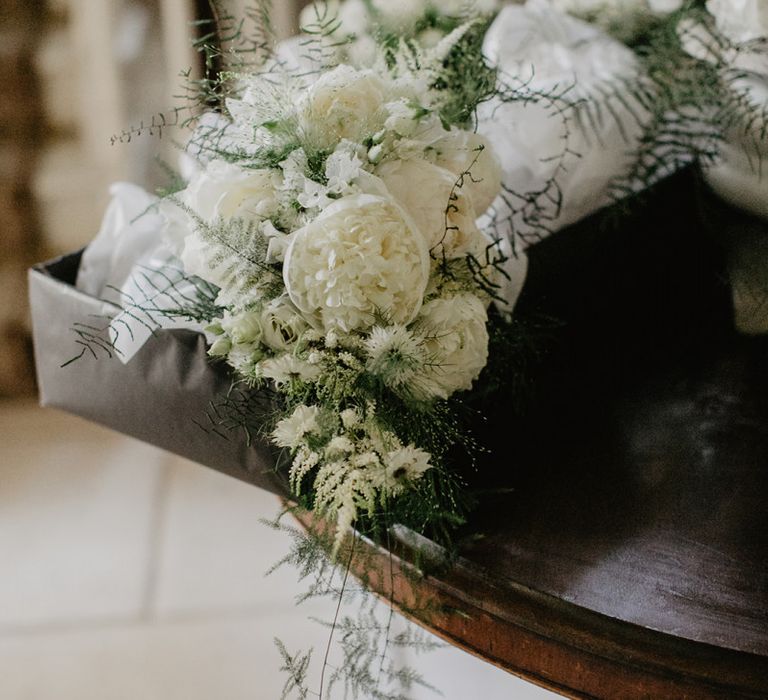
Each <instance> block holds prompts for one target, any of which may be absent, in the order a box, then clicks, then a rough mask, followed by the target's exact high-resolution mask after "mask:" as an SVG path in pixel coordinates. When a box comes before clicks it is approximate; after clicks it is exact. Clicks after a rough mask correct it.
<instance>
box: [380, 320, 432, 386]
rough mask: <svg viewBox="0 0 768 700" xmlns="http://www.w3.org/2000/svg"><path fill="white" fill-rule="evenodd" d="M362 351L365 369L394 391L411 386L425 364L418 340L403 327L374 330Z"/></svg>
mask: <svg viewBox="0 0 768 700" xmlns="http://www.w3.org/2000/svg"><path fill="white" fill-rule="evenodd" d="M365 351H366V354H367V355H368V361H367V362H366V369H367V370H368V371H369V372H370V373H371V374H374V375H376V376H378V377H380V378H381V379H382V381H383V382H384V383H385V384H386V385H387V386H389V387H390V388H392V389H393V390H395V391H397V390H398V389H401V388H403V387H405V386H406V385H408V384H409V383H411V382H412V381H413V380H414V378H415V377H416V376H417V374H418V373H419V371H420V370H421V369H422V368H423V367H424V364H425V362H426V360H427V357H426V354H425V351H424V348H423V345H422V344H421V341H420V339H417V338H415V337H414V336H413V334H412V333H411V332H410V331H409V330H408V329H407V328H406V327H405V326H402V325H394V326H387V327H386V328H384V327H382V326H375V327H374V328H373V329H372V330H371V334H370V335H369V336H368V338H367V339H366V340H365Z"/></svg>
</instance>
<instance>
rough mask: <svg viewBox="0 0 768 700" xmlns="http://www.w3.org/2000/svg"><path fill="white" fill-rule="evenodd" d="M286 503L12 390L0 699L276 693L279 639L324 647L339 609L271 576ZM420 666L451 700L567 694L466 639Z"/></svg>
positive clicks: (0, 588)
mask: <svg viewBox="0 0 768 700" xmlns="http://www.w3.org/2000/svg"><path fill="white" fill-rule="evenodd" d="M277 511H278V504H277V502H276V500H275V499H274V497H272V496H270V495H268V494H265V493H263V492H261V491H259V490H257V489H255V488H253V487H250V486H247V485H245V484H241V483H239V482H237V481H235V480H232V479H229V478H228V477H225V476H222V475H219V474H217V473H214V472H212V471H209V470H207V469H205V468H202V467H199V466H197V465H194V464H191V463H190V462H186V461H184V460H181V459H179V458H176V457H173V456H171V455H169V454H167V453H164V452H161V451H159V450H155V449H154V448H151V447H148V446H146V445H143V444H141V443H138V442H136V441H134V440H130V439H128V438H124V437H122V436H119V435H117V434H115V433H112V432H109V431H106V430H104V429H102V428H98V427H95V426H93V425H90V424H88V423H85V422H83V421H80V420H79V419H76V418H72V417H69V416H66V415H64V414H62V413H58V412H55V411H51V410H42V409H39V408H37V407H36V406H35V405H33V404H32V403H30V402H26V403H0V571H2V576H0V698H2V700H241V699H242V700H245V699H248V700H278V698H280V691H281V688H282V684H283V682H284V677H283V676H282V675H281V674H280V672H279V667H280V659H279V656H278V653H277V651H276V650H275V647H274V644H273V638H274V637H275V636H276V635H279V636H280V637H281V638H282V639H283V640H284V641H285V642H286V644H287V646H288V647H289V648H297V649H298V648H308V647H310V646H312V645H314V646H315V647H316V648H318V649H322V648H323V647H324V644H325V641H326V639H327V632H326V631H325V630H323V629H322V628H320V627H319V626H318V625H316V624H315V623H313V622H310V621H309V620H308V619H307V617H308V615H310V614H315V615H318V616H320V617H328V616H329V615H330V614H332V613H329V611H328V609H327V608H328V603H327V602H321V603H320V604H319V605H315V606H314V607H307V606H301V607H300V608H298V609H297V608H296V607H295V605H294V596H295V595H296V594H297V593H298V592H299V588H298V586H297V583H296V576H295V574H294V572H293V571H291V570H287V569H286V570H281V571H279V572H278V573H276V574H274V575H272V576H269V577H265V576H264V571H265V570H266V569H267V568H268V567H269V566H270V565H271V564H273V563H274V562H275V561H276V560H277V559H279V557H280V556H281V554H282V553H283V552H284V551H285V548H286V540H285V536H284V535H280V534H276V533H274V532H272V531H271V530H269V529H268V528H266V527H265V526H264V525H263V524H262V523H261V519H262V518H265V517H270V516H272V515H274V514H276V513H277ZM402 624H405V623H402ZM315 656H316V657H317V659H316V660H318V659H319V657H320V656H321V655H320V654H318V653H316V654H315ZM418 664H419V667H420V669H421V670H422V671H423V673H424V675H425V676H426V678H427V680H429V681H430V682H432V683H434V684H435V685H437V686H439V687H440V688H441V690H442V691H443V693H444V697H445V698H446V699H447V700H474V698H478V699H479V698H482V699H483V700H501V699H502V698H503V699H505V700H508V699H510V698H512V699H514V700H529V699H530V700H535V699H542V700H543V699H544V698H549V697H552V698H554V697H555V696H554V695H552V694H551V693H548V692H546V691H543V690H540V689H538V688H536V687H534V686H531V685H528V684H525V683H523V682H522V681H519V680H518V679H516V678H514V677H513V676H510V675H507V674H505V673H503V672H502V671H499V670H498V669H495V668H493V667H491V666H489V665H487V664H484V663H483V662H480V661H478V660H476V659H474V658H472V657H470V656H468V655H466V654H464V653H462V652H459V651H457V650H455V649H452V648H447V647H446V648H444V649H440V650H438V651H435V652H431V653H429V654H427V655H425V656H420V657H418ZM317 666H318V664H317V663H316V664H315V672H316V671H317V668H316V667H317ZM413 697H414V699H415V700H422V698H423V699H424V700H426V699H427V698H435V697H438V696H436V695H434V694H432V693H428V692H416V693H414V695H413ZM329 700H333V699H332V698H329Z"/></svg>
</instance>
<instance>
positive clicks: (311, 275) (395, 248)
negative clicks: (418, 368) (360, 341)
mask: <svg viewBox="0 0 768 700" xmlns="http://www.w3.org/2000/svg"><path fill="white" fill-rule="evenodd" d="M429 264H430V263H429V252H428V250H427V247H426V245H425V243H424V241H423V239H422V237H421V235H420V234H419V232H418V231H416V230H414V227H413V224H412V223H411V222H409V221H408V220H407V217H406V215H405V214H404V212H403V211H402V210H401V209H400V207H398V206H397V204H395V202H394V201H392V200H390V199H386V198H384V197H378V196H374V195H368V194H359V195H352V196H349V197H342V198H341V199H339V200H336V201H335V202H334V203H333V204H331V205H330V206H329V207H328V208H327V209H325V210H324V211H323V212H322V213H321V214H320V215H319V216H318V217H317V218H316V219H315V220H314V221H312V222H311V223H309V224H308V225H307V226H305V227H304V228H302V229H300V230H298V231H296V232H295V233H293V234H291V242H290V244H289V246H288V251H287V253H286V256H285V263H284V265H283V278H284V280H285V286H286V289H287V290H288V294H289V296H290V298H291V301H292V302H293V303H294V304H295V305H296V307H297V308H298V309H299V310H300V311H301V312H302V313H303V314H304V315H305V316H307V317H308V318H309V319H313V320H315V319H316V320H317V321H319V322H320V323H321V324H322V325H323V327H324V328H325V329H326V330H328V329H331V328H334V327H338V328H340V329H341V330H342V331H344V332H350V331H353V330H356V329H364V328H367V327H370V326H371V325H372V324H373V323H374V322H375V320H376V317H377V315H381V316H383V317H385V318H387V319H388V320H390V321H392V322H393V323H403V324H406V323H409V322H410V321H411V320H412V319H413V318H414V317H415V316H416V314H417V313H418V311H419V308H420V307H421V303H422V299H423V294H424V290H425V288H426V285H427V281H428V277H429Z"/></svg>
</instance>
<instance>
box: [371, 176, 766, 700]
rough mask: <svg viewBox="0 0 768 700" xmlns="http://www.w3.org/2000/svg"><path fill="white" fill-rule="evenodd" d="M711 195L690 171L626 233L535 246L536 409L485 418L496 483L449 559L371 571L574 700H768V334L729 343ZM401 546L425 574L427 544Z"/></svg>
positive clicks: (385, 585) (457, 633)
mask: <svg viewBox="0 0 768 700" xmlns="http://www.w3.org/2000/svg"><path fill="white" fill-rule="evenodd" d="M700 195H701V191H700V190H699V188H698V185H697V184H696V182H695V180H694V179H692V178H691V177H690V176H689V174H683V175H681V176H680V177H678V178H676V179H673V180H672V181H670V182H668V183H665V185H663V186H662V187H661V188H659V189H658V190H657V191H656V192H655V193H654V194H653V195H652V197H653V198H652V199H651V200H650V201H649V202H647V203H646V206H645V207H644V209H643V213H642V215H641V216H639V217H636V218H635V219H634V223H633V224H632V225H631V226H627V225H622V226H621V227H620V228H618V229H614V230H612V229H610V227H606V226H605V221H604V219H600V218H593V219H591V220H588V221H586V222H584V223H583V224H580V225H579V226H577V227H574V228H573V229H572V230H569V231H563V232H561V233H560V234H557V236H555V237H554V238H553V239H550V240H548V241H547V242H545V243H542V244H541V245H540V246H537V247H536V248H535V249H533V250H532V251H531V270H530V276H529V279H528V282H527V283H526V288H525V291H524V294H523V297H522V299H521V301H520V307H519V312H520V314H521V315H522V316H528V317H529V318H535V317H536V316H537V314H538V315H539V316H541V315H546V317H547V318H555V319H557V320H558V327H557V329H556V331H555V332H553V334H552V336H553V337H552V338H551V341H552V342H549V341H547V340H544V341H542V342H543V346H542V347H543V348H544V349H543V350H542V352H541V357H540V358H539V360H538V364H534V366H532V367H531V368H530V371H531V376H532V377H533V378H534V382H533V384H534V386H533V387H532V391H531V397H530V400H529V401H528V402H526V403H525V409H524V410H522V411H520V410H519V401H518V400H517V399H513V398H512V397H506V399H508V400H505V397H503V396H502V397H500V398H498V399H497V400H495V401H494V402H493V403H492V404H491V405H492V406H493V409H492V411H493V414H492V415H491V416H490V422H489V424H488V426H487V428H486V429H485V431H484V434H483V435H482V436H481V437H482V438H483V439H484V441H485V442H486V443H487V444H490V445H492V446H493V451H492V453H491V455H490V456H489V458H488V459H487V460H485V463H484V464H481V465H480V467H479V469H478V473H476V474H474V475H470V477H469V480H470V483H473V482H474V483H475V484H479V485H481V486H482V487H483V488H484V489H491V490H492V489H493V488H496V489H497V491H496V492H495V493H494V492H491V493H488V492H487V491H486V492H485V495H484V496H482V497H481V500H480V503H479V506H478V507H477V509H476V510H475V511H474V512H473V514H472V516H471V518H470V522H469V524H468V526H467V528H466V532H465V533H464V539H463V540H462V542H461V544H460V547H459V559H458V561H457V563H456V564H455V565H453V566H452V567H450V568H447V569H440V568H439V567H438V568H437V569H436V570H433V569H431V568H430V567H429V566H428V565H427V566H426V567H421V568H423V569H424V570H425V571H427V572H429V573H428V575H426V576H424V577H421V578H420V577H418V576H417V577H416V578H414V577H400V576H394V578H393V579H391V580H390V579H389V578H388V577H387V576H384V577H383V578H381V577H379V576H377V575H376V574H375V571H376V569H377V566H379V567H381V568H383V569H386V568H387V566H388V559H389V555H388V553H386V552H384V553H382V556H381V559H380V561H379V563H378V564H377V565H373V566H367V567H366V571H363V572H361V573H362V574H363V575H366V576H371V572H374V574H373V583H374V585H377V586H378V588H379V590H380V591H381V592H382V593H383V594H384V595H386V596H391V597H393V598H394V600H395V602H396V603H399V604H401V606H402V607H403V608H404V609H405V612H406V614H410V615H411V616H412V617H414V618H416V619H419V620H420V621H421V622H422V624H425V625H426V626H427V627H428V628H429V629H431V630H433V631H435V632H436V633H438V634H439V635H441V636H443V637H444V638H446V639H448V640H450V641H451V642H452V643H453V644H456V645H458V646H460V647H463V648H465V649H467V650H469V651H471V652H472V653H474V654H477V655H478V656H481V657H482V658H484V659H486V660H488V661H490V662H492V663H494V664H497V665H499V666H501V667H503V668H505V669H507V670H508V671H510V672H513V673H516V674H519V675H521V676H524V677H526V678H528V679H530V680H532V681H534V682H536V683H539V684H541V685H544V686H547V687H550V688H552V689H555V690H557V691H559V692H561V693H564V694H566V695H570V696H574V697H590V698H606V699H607V700H617V699H619V698H652V699H660V698H674V699H676V700H677V699H682V698H741V697H745V698H768V338H747V337H740V336H738V335H737V334H736V333H735V332H734V331H733V323H732V311H731V301H730V290H729V288H728V278H727V274H726V266H727V250H726V247H725V246H724V244H725V243H727V241H726V240H725V237H724V236H720V237H717V236H715V237H713V236H712V235H710V232H711V229H712V228H713V227H714V228H720V229H721V230H719V231H717V232H716V233H722V227H720V223H721V222H722V221H726V222H731V223H733V222H736V223H735V225H736V229H737V230H738V220H737V219H734V218H733V212H722V211H720V212H717V216H715V215H710V214H711V212H710V211H709V210H708V209H707V204H706V202H708V201H710V200H704V204H702V200H701V197H700ZM702 206H703V207H704V208H703V209H702ZM718 216H719V217H721V218H718ZM723 226H725V225H724V224H723ZM487 410H488V409H487V408H486V411H487ZM390 549H392V551H394V553H395V555H396V558H395V568H396V569H399V568H400V567H404V568H406V569H409V570H411V571H413V570H414V567H413V566H412V565H411V563H412V562H413V561H414V559H415V558H417V557H418V556H424V553H425V552H426V553H427V555H428V553H429V552H430V550H431V549H434V547H433V546H432V545H431V544H430V543H429V542H426V541H424V540H423V539H421V538H418V537H414V536H412V535H408V533H406V534H405V535H404V536H403V537H402V538H400V542H398V543H397V544H393V545H392V546H391V547H390ZM427 558H429V556H427ZM393 586H394V591H393V590H392V588H393ZM425 600H427V601H431V602H432V603H434V604H435V605H431V604H430V605H428V606H425V605H424V604H423V602H424V601H425ZM414 601H421V603H419V604H414ZM426 609H429V612H425V610H426Z"/></svg>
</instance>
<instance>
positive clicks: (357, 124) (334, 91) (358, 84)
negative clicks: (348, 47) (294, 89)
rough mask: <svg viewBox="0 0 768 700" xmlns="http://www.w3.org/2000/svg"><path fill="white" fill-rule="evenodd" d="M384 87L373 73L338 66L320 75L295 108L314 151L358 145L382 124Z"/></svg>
mask: <svg viewBox="0 0 768 700" xmlns="http://www.w3.org/2000/svg"><path fill="white" fill-rule="evenodd" d="M385 93H386V86H385V84H384V83H383V81H382V80H381V78H379V77H378V76H377V75H376V74H375V73H374V72H373V71H368V70H357V69H355V68H352V67H351V66H348V65H340V66H337V67H336V68H334V69H333V70H331V71H328V72H326V73H323V74H322V75H321V76H320V77H319V78H318V80H317V81H316V82H315V83H314V84H313V85H312V86H311V87H310V88H309V90H308V91H307V93H306V95H305V97H304V99H303V100H302V101H301V104H299V107H298V114H299V126H300V129H301V131H302V132H303V134H304V136H305V138H306V140H307V142H308V143H309V144H311V145H313V146H315V147H316V148H333V147H335V146H336V145H337V144H338V143H339V142H340V141H342V140H344V139H347V140H349V141H353V142H355V143H360V142H361V141H362V140H363V139H364V138H365V137H366V136H368V135H370V134H373V133H375V132H377V131H379V130H380V129H381V127H382V126H383V123H384V118H385V114H384V110H383V106H384V103H385V101H386V100H385Z"/></svg>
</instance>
